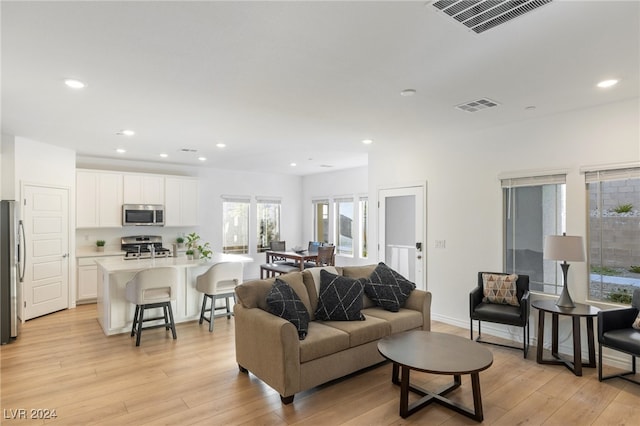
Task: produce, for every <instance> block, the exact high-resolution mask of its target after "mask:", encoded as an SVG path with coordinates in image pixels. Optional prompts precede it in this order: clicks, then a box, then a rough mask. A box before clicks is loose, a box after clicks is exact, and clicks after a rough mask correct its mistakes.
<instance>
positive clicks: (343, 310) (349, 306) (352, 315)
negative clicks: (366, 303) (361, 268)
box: [316, 269, 366, 321]
mask: <svg viewBox="0 0 640 426" xmlns="http://www.w3.org/2000/svg"><path fill="white" fill-rule="evenodd" d="M365 280H366V278H360V279H354V278H348V277H343V276H341V275H336V274H332V273H331V272H327V271H325V270H324V269H323V270H321V271H320V293H319V294H318V308H317V309H316V319H318V320H321V321H364V320H365V317H364V315H363V314H362V313H361V312H360V311H361V310H362V295H363V293H364V281H365Z"/></svg>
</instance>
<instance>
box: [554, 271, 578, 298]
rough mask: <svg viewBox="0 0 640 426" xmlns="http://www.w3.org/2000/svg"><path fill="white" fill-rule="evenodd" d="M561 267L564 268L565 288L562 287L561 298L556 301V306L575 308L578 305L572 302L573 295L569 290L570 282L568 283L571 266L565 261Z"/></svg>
mask: <svg viewBox="0 0 640 426" xmlns="http://www.w3.org/2000/svg"><path fill="white" fill-rule="evenodd" d="M560 267H561V268H562V275H563V276H564V286H563V287H562V293H560V297H558V300H557V301H556V306H559V307H561V308H575V307H576V305H575V304H574V303H573V300H571V295H570V294H569V288H568V284H569V282H568V281H567V275H568V274H569V264H568V263H567V262H566V261H565V262H563V263H561V264H560Z"/></svg>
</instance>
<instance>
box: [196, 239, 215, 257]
mask: <svg viewBox="0 0 640 426" xmlns="http://www.w3.org/2000/svg"><path fill="white" fill-rule="evenodd" d="M198 253H200V259H207V260H208V259H211V255H212V254H213V250H211V246H210V245H209V243H208V242H207V243H204V244H201V245H199V246H198Z"/></svg>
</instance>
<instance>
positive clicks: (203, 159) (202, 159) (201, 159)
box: [198, 157, 207, 161]
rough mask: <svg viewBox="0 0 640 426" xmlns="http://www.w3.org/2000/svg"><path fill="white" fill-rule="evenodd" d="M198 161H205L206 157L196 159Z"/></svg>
mask: <svg viewBox="0 0 640 426" xmlns="http://www.w3.org/2000/svg"><path fill="white" fill-rule="evenodd" d="M198 160H200V161H207V157H198Z"/></svg>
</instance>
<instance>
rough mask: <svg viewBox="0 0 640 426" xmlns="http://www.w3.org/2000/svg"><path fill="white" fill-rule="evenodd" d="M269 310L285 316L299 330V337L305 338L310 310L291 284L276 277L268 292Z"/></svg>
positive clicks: (281, 316) (282, 316) (274, 313)
mask: <svg viewBox="0 0 640 426" xmlns="http://www.w3.org/2000/svg"><path fill="white" fill-rule="evenodd" d="M267 305H268V306H269V312H270V313H272V314H273V315H277V316H279V317H280V318H284V319H286V320H287V321H289V322H290V323H292V324H293V325H295V326H296V329H297V330H298V338H299V339H300V340H304V339H305V337H307V332H308V331H309V312H308V311H307V308H306V307H305V306H304V303H302V300H300V298H299V297H298V295H297V294H296V292H295V291H294V290H293V289H292V288H291V287H290V286H289V284H287V283H285V282H284V281H282V280H280V279H278V278H276V280H275V282H274V283H273V286H272V287H271V290H270V291H269V294H267Z"/></svg>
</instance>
